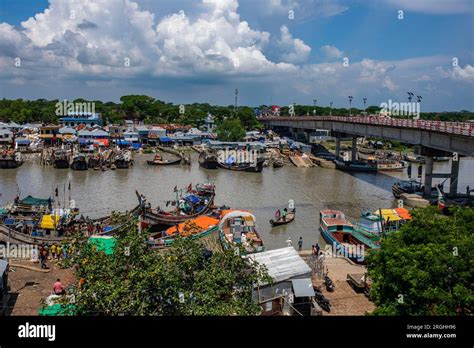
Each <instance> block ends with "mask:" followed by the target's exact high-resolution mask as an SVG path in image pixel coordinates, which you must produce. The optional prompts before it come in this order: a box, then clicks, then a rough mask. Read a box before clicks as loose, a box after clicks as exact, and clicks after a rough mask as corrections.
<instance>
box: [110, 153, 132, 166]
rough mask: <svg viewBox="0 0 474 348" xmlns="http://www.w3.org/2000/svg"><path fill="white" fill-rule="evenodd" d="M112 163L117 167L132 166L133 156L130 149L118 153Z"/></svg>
mask: <svg viewBox="0 0 474 348" xmlns="http://www.w3.org/2000/svg"><path fill="white" fill-rule="evenodd" d="M113 163H114V164H115V167H116V168H117V169H128V168H130V167H131V166H133V158H132V152H131V151H123V152H120V153H118V154H117V155H116V156H115V158H114V161H113Z"/></svg>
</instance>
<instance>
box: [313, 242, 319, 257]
mask: <svg viewBox="0 0 474 348" xmlns="http://www.w3.org/2000/svg"><path fill="white" fill-rule="evenodd" d="M314 248H315V249H316V255H319V250H320V249H321V247H320V246H319V243H316V245H315V246H314Z"/></svg>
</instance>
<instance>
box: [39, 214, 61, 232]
mask: <svg viewBox="0 0 474 348" xmlns="http://www.w3.org/2000/svg"><path fill="white" fill-rule="evenodd" d="M59 219H60V216H59V215H49V214H46V215H43V216H42V217H41V223H40V228H43V229H45V230H54V229H55V228H56V226H58V223H59Z"/></svg>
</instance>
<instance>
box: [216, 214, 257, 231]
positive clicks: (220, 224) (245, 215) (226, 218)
mask: <svg viewBox="0 0 474 348" xmlns="http://www.w3.org/2000/svg"><path fill="white" fill-rule="evenodd" d="M236 217H243V218H244V220H247V219H250V220H252V221H255V220H257V219H256V218H255V215H253V214H251V213H249V212H247V211H243V210H232V211H230V212H228V213H227V214H225V215H224V216H223V217H222V219H221V221H220V222H219V228H222V226H223V225H224V222H226V221H227V220H229V219H233V218H236Z"/></svg>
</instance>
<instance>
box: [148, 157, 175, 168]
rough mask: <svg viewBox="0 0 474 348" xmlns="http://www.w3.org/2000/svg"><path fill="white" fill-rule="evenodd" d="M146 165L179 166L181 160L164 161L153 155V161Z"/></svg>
mask: <svg viewBox="0 0 474 348" xmlns="http://www.w3.org/2000/svg"><path fill="white" fill-rule="evenodd" d="M146 163H147V164H148V165H150V166H166V165H173V164H180V163H181V158H178V159H175V160H166V159H163V157H161V155H158V154H157V155H155V158H154V159H153V160H151V161H150V160H148V161H146Z"/></svg>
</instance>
